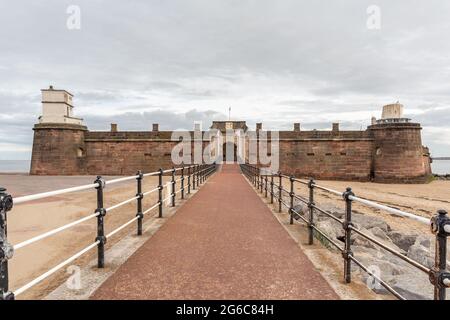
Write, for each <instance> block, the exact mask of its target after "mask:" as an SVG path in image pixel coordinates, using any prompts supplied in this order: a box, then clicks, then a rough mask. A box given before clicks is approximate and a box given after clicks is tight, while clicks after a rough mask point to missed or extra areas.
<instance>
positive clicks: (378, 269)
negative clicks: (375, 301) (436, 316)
mask: <svg viewBox="0 0 450 320" xmlns="http://www.w3.org/2000/svg"><path fill="white" fill-rule="evenodd" d="M284 198H285V197H284ZM286 201H287V203H289V202H288V201H289V199H288V198H286ZM319 207H320V208H321V209H323V210H325V211H327V212H329V213H331V214H332V215H333V216H335V217H337V218H338V219H341V220H343V219H344V210H343V209H342V208H338V207H335V206H330V205H329V204H327V205H319ZM294 210H295V211H296V212H298V213H299V214H300V215H301V216H304V217H305V218H307V217H308V215H309V211H308V210H309V209H308V207H307V206H306V205H305V204H304V203H302V202H300V201H296V202H295V207H294ZM296 219H297V220H298V219H300V217H296ZM314 219H315V221H314V222H315V224H316V226H317V227H318V228H319V229H320V230H322V231H323V232H324V233H325V234H326V235H327V236H329V237H330V238H331V239H333V240H337V241H336V242H338V243H341V244H342V247H343V240H344V230H343V228H342V225H341V224H340V223H339V222H337V221H335V220H333V219H331V218H330V217H327V216H326V215H324V214H321V213H320V212H318V211H317V210H316V211H315V214H314ZM404 219H405V223H407V222H408V221H407V219H406V218H404ZM352 222H353V224H354V226H355V227H356V228H358V229H359V230H360V231H362V232H364V233H365V234H367V235H368V236H370V237H372V238H375V239H376V240H378V241H379V242H381V243H382V244H384V245H385V246H388V247H389V248H391V249H393V250H395V251H397V252H400V253H401V254H402V255H404V256H405V257H408V258H410V259H412V260H415V261H417V262H418V263H420V264H422V265H424V266H426V267H428V268H431V267H432V266H433V265H434V244H435V239H434V236H433V235H432V234H431V233H417V232H404V231H400V230H395V229H393V228H392V227H391V226H390V225H389V224H388V223H387V222H386V221H385V220H383V219H382V218H380V217H374V216H368V215H366V214H364V213H362V212H359V211H357V210H354V211H353V214H352ZM315 238H316V239H318V240H319V241H320V242H321V243H322V244H323V245H325V246H326V247H327V248H328V249H329V250H332V251H335V252H336V254H340V253H339V251H338V250H337V249H336V248H335V247H334V246H333V245H332V244H330V243H329V241H328V240H327V239H325V238H324V237H323V236H321V235H320V234H319V233H317V232H316V233H315ZM351 243H352V250H353V253H354V256H355V258H356V259H358V260H359V261H360V262H361V263H362V264H363V265H365V266H366V267H368V268H369V270H371V271H372V272H374V274H376V275H377V276H379V277H380V278H381V279H382V280H383V281H385V282H386V283H387V284H389V285H390V286H391V287H392V288H393V289H394V290H396V291H397V292H399V293H400V294H401V295H402V296H404V297H405V298H406V299H408V300H410V299H411V300H430V299H433V286H432V285H431V283H430V281H429V278H428V274H426V273H425V272H423V271H421V270H419V269H418V268H416V267H413V266H412V265H410V264H408V263H407V262H405V261H403V260H402V259H400V258H399V257H397V256H395V255H393V254H392V253H390V252H388V251H386V250H385V249H383V248H381V247H379V246H377V245H376V244H374V243H372V242H370V241H368V240H367V239H365V238H364V237H362V236H361V235H358V234H357V233H355V232H353V234H352V239H351ZM449 266H450V265H449ZM352 272H353V274H359V275H360V276H361V279H362V281H364V282H366V283H367V284H368V286H369V287H370V288H371V289H372V290H373V291H374V292H375V293H377V294H380V295H390V293H389V292H388V291H387V290H386V289H385V288H384V287H382V286H381V285H380V284H379V283H376V282H375V281H374V279H370V278H369V275H368V274H367V273H366V272H364V271H363V270H361V269H360V268H359V267H358V266H357V265H355V264H354V263H353V264H352Z"/></svg>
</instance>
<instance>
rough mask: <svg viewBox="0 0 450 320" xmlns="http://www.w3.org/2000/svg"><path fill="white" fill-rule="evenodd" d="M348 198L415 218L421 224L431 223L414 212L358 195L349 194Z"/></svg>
mask: <svg viewBox="0 0 450 320" xmlns="http://www.w3.org/2000/svg"><path fill="white" fill-rule="evenodd" d="M349 199H350V200H353V201H356V202H360V203H364V204H365V205H367V206H369V207H373V208H377V209H380V210H384V211H387V212H389V213H392V214H395V215H399V216H403V217H406V218H410V219H413V220H416V221H418V222H421V223H423V224H427V225H429V224H430V223H431V221H430V219H427V218H424V217H421V216H418V215H415V214H412V213H409V212H405V211H401V210H398V209H394V208H391V207H388V206H385V205H382V204H378V203H376V202H373V201H370V200H366V199H362V198H358V197H355V196H349Z"/></svg>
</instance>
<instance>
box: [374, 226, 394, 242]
mask: <svg viewBox="0 0 450 320" xmlns="http://www.w3.org/2000/svg"><path fill="white" fill-rule="evenodd" d="M370 232H372V234H373V235H374V236H376V237H378V238H380V239H382V240H385V241H391V238H389V237H388V235H387V233H386V232H384V231H383V230H382V229H381V228H380V227H374V228H372V229H370Z"/></svg>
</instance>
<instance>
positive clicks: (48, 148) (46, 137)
mask: <svg viewBox="0 0 450 320" xmlns="http://www.w3.org/2000/svg"><path fill="white" fill-rule="evenodd" d="M86 130H87V128H86V127H84V126H79V125H70V124H64V125H63V124H58V125H51V124H37V125H35V126H34V142H33V151H32V156H31V170H30V174H34V175H84V174H87V171H86V158H85V155H86V147H85V142H84V134H85V132H86Z"/></svg>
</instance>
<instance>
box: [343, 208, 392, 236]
mask: <svg viewBox="0 0 450 320" xmlns="http://www.w3.org/2000/svg"><path fill="white" fill-rule="evenodd" d="M352 222H353V224H355V225H356V226H359V227H361V228H365V229H372V228H375V227H378V228H380V229H381V230H383V231H384V232H386V233H387V232H389V231H390V230H391V227H390V226H389V224H387V223H386V221H384V220H383V219H382V218H379V217H374V216H367V215H364V214H359V213H357V214H353V215H352Z"/></svg>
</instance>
